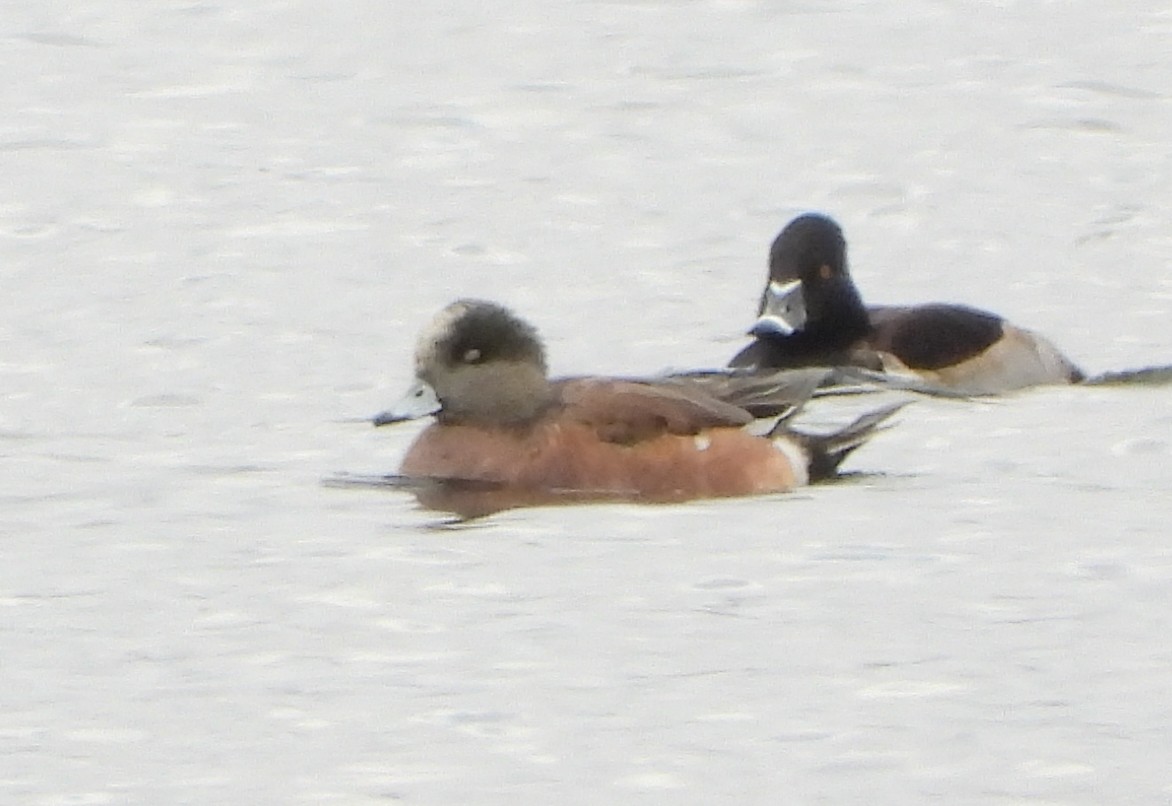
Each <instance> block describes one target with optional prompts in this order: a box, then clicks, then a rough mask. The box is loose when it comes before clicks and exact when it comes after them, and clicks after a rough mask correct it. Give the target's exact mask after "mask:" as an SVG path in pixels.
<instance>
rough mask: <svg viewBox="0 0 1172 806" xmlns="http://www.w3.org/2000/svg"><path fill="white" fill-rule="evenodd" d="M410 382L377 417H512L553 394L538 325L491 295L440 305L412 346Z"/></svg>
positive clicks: (497, 421)
mask: <svg viewBox="0 0 1172 806" xmlns="http://www.w3.org/2000/svg"><path fill="white" fill-rule="evenodd" d="M415 379H416V382H415V384H414V385H413V386H412V387H411V389H410V390H409V391H408V392H407V395H406V396H405V397H404V398H403V400H401V401H400V402H399V403H398V404H396V405H395V406H394V407H392V408H391V409H389V410H388V411H385V412H383V413H382V414H379V415H378V416H377V417H376V418H375V425H386V424H388V423H393V422H399V421H401V420H408V419H413V418H416V417H424V416H426V415H429V414H434V415H435V416H436V419H438V420H439V421H440V422H444V423H476V424H485V425H510V424H519V423H524V422H527V421H529V420H532V419H533V418H534V417H536V416H537V415H539V414H540V413H541V412H542V410H543V409H544V408H545V407H546V406H547V405H548V402H549V399H550V394H551V393H550V387H549V380H548V378H547V377H546V363H545V349H544V347H543V346H542V344H541V340H540V339H539V338H538V336H537V331H536V330H534V328H533V327H532V326H531V325H529V324H528V323H527V322H525V321H523V320H521V319H519V318H518V317H516V316H515V315H514V314H513V313H512V312H510V311H509V310H508V309H507V308H505V307H503V306H501V305H498V304H496V303H494V302H486V301H483V300H475V299H461V300H457V301H456V302H453V303H452V304H451V305H448V306H447V307H446V308H444V309H443V310H442V311H440V312H439V313H438V314H437V315H436V317H435V318H434V319H433V320H432V321H431V324H429V325H428V326H427V328H426V329H425V330H424V331H423V333H422V334H421V335H420V337H419V341H418V342H417V344H416V348H415Z"/></svg>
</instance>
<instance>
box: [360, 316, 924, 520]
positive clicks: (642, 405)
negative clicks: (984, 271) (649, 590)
mask: <svg viewBox="0 0 1172 806" xmlns="http://www.w3.org/2000/svg"><path fill="white" fill-rule="evenodd" d="M414 359H415V380H414V382H413V384H412V385H411V388H410V389H409V390H408V392H407V393H406V394H405V395H404V397H403V398H402V399H401V400H400V401H399V402H398V403H396V404H395V405H394V406H392V407H391V408H390V409H388V410H386V411H383V412H381V413H379V414H378V415H376V416H375V417H374V418H373V423H374V425H375V426H379V427H383V426H388V425H392V424H396V423H402V422H405V421H409V420H414V419H419V418H431V420H430V422H429V424H428V425H427V426H426V427H424V429H423V430H422V431H421V432H420V433H419V434H418V435H417V436H416V437H415V439H414V441H413V442H412V443H411V444H410V446H409V447H408V448H407V450H406V453H405V454H404V456H403V458H402V461H401V464H400V466H399V470H398V474H397V475H394V476H389V477H386V478H387V479H388V480H391V481H393V484H391V485H390V486H396V487H401V488H403V489H407V490H409V491H410V492H412V493H414V494H415V496H416V498H417V499H418V501H419V503H420V504H422V505H423V506H424V507H426V508H429V509H433V510H439V511H445V512H450V513H454V514H456V515H457V516H459V517H461V518H476V517H482V516H485V515H489V514H492V513H494V512H499V511H501V510H504V509H511V508H515V507H520V506H540V505H549V504H565V503H573V502H587V501H631V502H644V503H674V502H682V501H688V500H693V499H701V498H725V497H733V496H751V495H763V494H768V493H780V492H787V491H790V490H793V489H795V488H798V487H801V486H804V485H807V484H810V483H812V482H816V481H820V480H823V479H827V478H830V477H833V476H834V475H835V474H836V473H837V471H838V468H839V466H840V464H841V463H842V461H843V460H844V459H845V458H846V457H847V456H848V455H849V454H850V453H851V452H852V451H854V450H855V449H856V448H858V447H859V446H861V445H862V444H863V443H865V442H866V441H867V440H868V439H869V438H870V437H871V436H872V435H874V434H875V433H876V432H877V431H878V430H880V429H881V426H883V424H884V423H885V422H887V421H888V419H889V418H890V417H891V415H892V414H894V413H895V411H897V410H898V409H899V408H901V407H902V406H903V405H904V403H898V404H895V405H889V406H886V407H883V408H879V409H876V410H873V411H871V412H868V413H867V414H864V415H863V416H861V417H859V418H857V419H856V420H855V421H853V422H851V423H849V424H848V425H846V426H845V427H842V428H840V429H838V430H836V431H834V432H832V433H828V434H807V433H804V432H799V431H797V430H795V429H793V428H792V427H791V426H790V420H791V419H792V417H793V416H794V415H795V414H796V413H797V411H799V410H800V409H801V407H802V406H803V405H804V403H805V402H806V400H807V399H808V398H809V397H810V396H811V394H812V393H813V391H814V390H815V389H816V387H818V385H819V384H820V383H821V382H822V381H823V380H824V378H825V373H826V371H825V370H821V369H806V370H797V371H788V372H782V373H775V374H773V375H772V376H762V375H761V374H759V373H758V374H752V373H750V374H745V373H736V372H732V373H726V374H724V375H714V374H711V373H702V374H699V375H698V376H692V375H688V374H686V373H685V374H679V375H675V376H667V375H665V376H660V377H650V378H635V377H633V378H625V377H607V376H571V377H563V378H552V379H551V378H550V377H549V376H548V372H547V362H546V354H545V347H544V345H543V343H542V341H541V339H540V337H539V335H538V333H537V331H536V329H535V328H534V327H533V326H532V325H531V324H529V323H528V322H526V321H525V320H523V319H521V318H520V317H518V316H517V315H516V314H515V313H513V312H512V311H511V310H509V309H508V308H506V307H505V306H503V305H500V304H498V303H495V302H491V301H486V300H479V299H459V300H457V301H455V302H453V303H451V304H450V305H447V306H446V307H445V308H443V309H442V310H441V311H440V312H439V313H438V314H436V316H435V317H434V319H433V320H432V321H431V322H430V324H428V325H427V326H426V327H425V328H424V330H423V331H422V332H421V334H420V336H419V339H418V342H417V345H416V348H415V356H414ZM766 400H770V401H772V403H771V404H769V405H765V404H764V403H763V401H766ZM762 414H767V415H770V416H769V417H764V418H763V417H762V416H761V415H762Z"/></svg>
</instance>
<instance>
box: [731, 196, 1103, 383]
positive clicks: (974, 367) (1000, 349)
mask: <svg viewBox="0 0 1172 806" xmlns="http://www.w3.org/2000/svg"><path fill="white" fill-rule="evenodd" d="M758 314H759V315H758V319H757V322H756V324H755V325H754V326H753V328H752V330H751V331H750V334H751V335H753V336H754V337H756V340H755V341H754V342H753V343H752V344H750V345H749V346H748V347H746V348H745V349H743V350H742V351H741V352H740V353H738V354H737V355H736V356H735V357H734V358H733V359H732V361H731V362H730V366H733V367H752V368H757V369H766V368H786V367H801V366H812V365H826V366H857V367H865V368H867V369H872V370H883V371H888V372H899V373H905V374H911V375H914V376H918V377H919V378H921V379H923V380H924V381H927V382H928V383H931V384H935V385H938V386H941V387H944V388H946V389H951V390H954V391H958V392H963V393H965V394H997V393H999V392H1008V391H1011V390H1014V389H1021V388H1024V387H1028V386H1039V385H1043V384H1068V383H1077V382H1079V381H1081V380H1083V378H1084V376H1083V373H1082V372H1081V371H1080V370H1079V369H1078V367H1076V366H1075V365H1074V364H1073V363H1072V362H1071V361H1070V359H1068V358H1066V356H1064V355H1062V353H1060V352H1059V351H1058V348H1056V347H1055V346H1054V345H1053V344H1051V343H1050V342H1049V341H1047V340H1046V339H1044V338H1042V337H1041V336H1039V335H1038V334H1036V333H1032V332H1030V331H1028V330H1025V329H1023V328H1020V327H1017V326H1016V325H1013V324H1010V323H1009V322H1007V321H1005V320H1004V319H1002V318H1001V317H1000V316H997V315H996V314H992V313H986V312H985V311H979V310H976V309H974V308H968V307H965V306H963V305H945V304H931V305H915V306H876V307H865V306H864V305H863V301H862V299H861V298H860V296H859V292H858V290H857V289H856V288H855V285H854V283H853V282H852V281H851V276H850V271H849V270H848V268H847V257H846V239H845V238H844V237H843V234H842V229H841V228H839V226H838V224H836V223H835V222H834V221H833V220H831V219H830V218H828V217H826V216H823V215H817V214H808V215H802V216H799V217H798V218H795V219H794V220H793V221H791V222H790V223H789V224H788V225H787V226H786V227H785V229H783V230H782V231H781V233H780V234H779V235H778V236H777V238H776V239H775V240H774V241H773V246H772V247H771V249H770V250H769V280H768V282H767V284H766V286H765V291H764V293H763V294H762V296H761V305H760V309H759V312H758Z"/></svg>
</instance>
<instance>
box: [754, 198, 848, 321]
mask: <svg viewBox="0 0 1172 806" xmlns="http://www.w3.org/2000/svg"><path fill="white" fill-rule="evenodd" d="M758 313H759V317H760V318H759V319H758V321H757V324H756V325H755V326H754V328H753V331H752V332H753V334H754V335H757V336H776V337H785V336H789V335H791V334H793V333H797V332H819V331H827V332H834V333H836V334H840V335H842V336H844V337H845V336H849V337H851V338H856V337H857V336H858V335H860V334H861V333H862V332H865V330H866V327H867V313H866V310H865V309H864V307H863V303H862V300H861V299H860V298H859V293H858V291H857V290H856V289H855V286H854V283H853V282H852V281H851V277H850V271H849V270H848V268H847V259H846V239H845V238H844V237H843V234H842V229H841V228H840V227H839V226H838V224H836V223H835V222H834V221H833V219H831V218H828V217H827V216H824V215H818V214H816V213H808V214H806V215H802V216H798V217H797V218H795V219H794V220H793V221H791V222H790V223H789V224H787V225H786V227H785V229H783V230H782V231H781V233H780V234H778V236H777V238H776V239H774V241H773V246H772V247H771V248H770V250H769V283H768V285H766V288H765V292H764V293H763V294H762V296H761V305H760V308H759V312H758Z"/></svg>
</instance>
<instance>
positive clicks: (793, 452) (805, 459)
mask: <svg viewBox="0 0 1172 806" xmlns="http://www.w3.org/2000/svg"><path fill="white" fill-rule="evenodd" d="M773 447H775V448H777V450H779V451H780V452H781V453H782V455H783V456H785V458H786V459H787V460H788V461H789V466H790V469H791V470H793V472H794V486H795V487H805V486H806V485H807V484H809V483H810V457H809V456H807V455H806V449H805V448H803V447H802V446H801V445H799V444H798V443H797V442H795V441H794V440H792V439H790V438H789V437H777V438H776V439H774V440H773Z"/></svg>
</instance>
